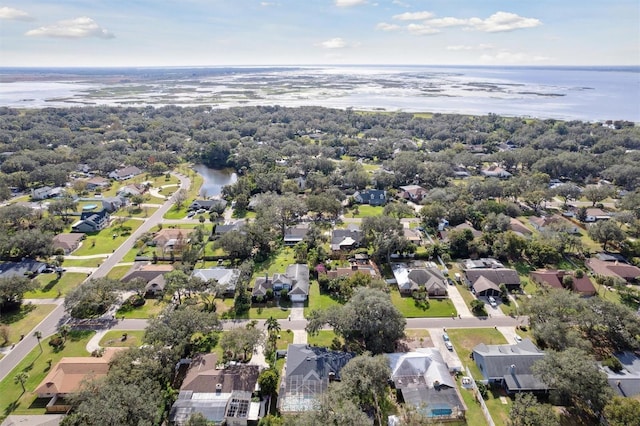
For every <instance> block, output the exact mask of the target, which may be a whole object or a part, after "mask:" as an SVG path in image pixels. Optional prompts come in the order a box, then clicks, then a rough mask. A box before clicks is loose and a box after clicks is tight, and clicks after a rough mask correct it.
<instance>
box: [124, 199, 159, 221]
mask: <svg viewBox="0 0 640 426" xmlns="http://www.w3.org/2000/svg"><path fill="white" fill-rule="evenodd" d="M154 200H156V198H154ZM154 200H150V201H153V202H151V204H155V201H154ZM156 210H158V208H157V207H135V206H130V207H127V208H126V209H125V210H123V211H121V212H118V216H127V217H139V218H147V217H149V216H151V215H152V214H154V213H155V212H156Z"/></svg>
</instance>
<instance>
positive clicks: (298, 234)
mask: <svg viewBox="0 0 640 426" xmlns="http://www.w3.org/2000/svg"><path fill="white" fill-rule="evenodd" d="M308 232H309V224H307V223H301V224H298V225H296V226H291V227H289V228H287V229H285V231H284V245H285V246H295V245H296V244H298V243H301V242H302V241H303V240H304V238H305V237H306V236H307V233H308Z"/></svg>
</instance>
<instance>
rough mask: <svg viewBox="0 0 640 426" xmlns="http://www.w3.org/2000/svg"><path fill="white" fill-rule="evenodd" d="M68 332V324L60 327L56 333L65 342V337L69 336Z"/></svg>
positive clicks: (69, 328)
mask: <svg viewBox="0 0 640 426" xmlns="http://www.w3.org/2000/svg"><path fill="white" fill-rule="evenodd" d="M70 331H71V327H70V326H69V325H68V324H65V325H61V326H60V328H58V333H60V336H62V338H63V339H64V341H65V342H66V341H67V335H69V332H70Z"/></svg>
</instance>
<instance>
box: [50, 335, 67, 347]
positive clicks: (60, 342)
mask: <svg viewBox="0 0 640 426" xmlns="http://www.w3.org/2000/svg"><path fill="white" fill-rule="evenodd" d="M49 346H51V347H52V348H53V349H54V350H59V349H62V347H63V346H64V339H63V338H62V337H60V336H54V337H53V338H51V340H49Z"/></svg>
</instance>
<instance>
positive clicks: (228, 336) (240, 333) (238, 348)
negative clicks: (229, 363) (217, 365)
mask: <svg viewBox="0 0 640 426" xmlns="http://www.w3.org/2000/svg"><path fill="white" fill-rule="evenodd" d="M263 340H264V335H263V334H262V332H261V331H260V330H258V329H257V328H255V327H251V326H249V325H247V326H246V327H238V328H232V329H231V330H227V331H226V332H225V333H224V334H223V335H222V338H221V339H220V347H221V348H222V350H223V352H224V354H225V358H227V359H231V360H238V361H239V360H241V358H240V356H239V355H240V354H242V360H244V361H246V360H247V359H248V357H249V354H250V353H253V351H254V350H255V349H256V347H258V346H260V345H261V344H262V343H263Z"/></svg>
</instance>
